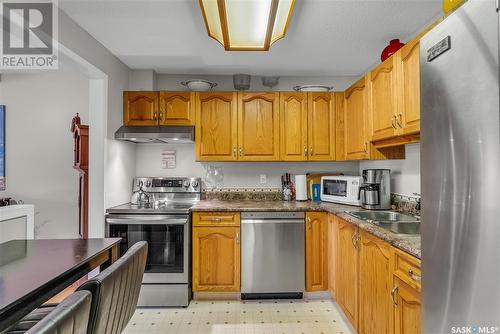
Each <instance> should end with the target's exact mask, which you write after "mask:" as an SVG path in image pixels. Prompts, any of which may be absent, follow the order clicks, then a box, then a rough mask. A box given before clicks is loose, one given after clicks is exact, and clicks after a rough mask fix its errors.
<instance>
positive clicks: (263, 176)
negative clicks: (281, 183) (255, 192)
mask: <svg viewBox="0 0 500 334" xmlns="http://www.w3.org/2000/svg"><path fill="white" fill-rule="evenodd" d="M266 183H267V175H266V174H260V184H266Z"/></svg>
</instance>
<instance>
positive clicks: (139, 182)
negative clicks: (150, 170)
mask: <svg viewBox="0 0 500 334" xmlns="http://www.w3.org/2000/svg"><path fill="white" fill-rule="evenodd" d="M141 186H142V189H143V190H144V191H146V192H159V193H178V192H184V193H199V192H201V178H199V177H137V178H135V179H134V186H133V189H132V191H134V192H135V191H138V190H139V188H140V187H141Z"/></svg>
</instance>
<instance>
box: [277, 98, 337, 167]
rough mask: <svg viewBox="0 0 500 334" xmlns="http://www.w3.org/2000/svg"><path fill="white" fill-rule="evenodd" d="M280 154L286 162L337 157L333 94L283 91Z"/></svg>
mask: <svg viewBox="0 0 500 334" xmlns="http://www.w3.org/2000/svg"><path fill="white" fill-rule="evenodd" d="M280 156H281V159H280V160H283V161H305V160H316V161H328V160H335V110H334V95H333V93H314V92H309V93H305V92H281V93H280Z"/></svg>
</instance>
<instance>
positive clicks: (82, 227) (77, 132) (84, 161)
mask: <svg viewBox="0 0 500 334" xmlns="http://www.w3.org/2000/svg"><path fill="white" fill-rule="evenodd" d="M71 132H72V133H73V141H74V147H73V151H74V158H73V160H74V161H73V168H74V169H76V170H77V171H78V173H79V175H80V181H79V182H80V183H79V184H80V191H79V194H78V211H79V215H78V217H79V227H78V233H79V234H80V238H82V239H88V237H89V127H88V125H82V124H80V117H79V116H78V114H76V116H75V117H73V119H72V121H71Z"/></svg>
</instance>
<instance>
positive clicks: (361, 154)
mask: <svg viewBox="0 0 500 334" xmlns="http://www.w3.org/2000/svg"><path fill="white" fill-rule="evenodd" d="M366 81H367V78H366V77H363V78H361V79H359V80H358V81H356V82H355V83H354V84H353V85H352V86H351V87H349V88H348V89H347V90H346V91H345V93H344V101H345V102H344V114H345V116H344V122H345V123H344V124H345V125H344V136H345V137H344V140H345V159H346V160H363V159H368V158H369V157H370V151H369V147H368V138H367V137H368V136H367V120H366V117H367V116H368V109H367V108H368V96H367V95H368V88H367V82H366Z"/></svg>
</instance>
